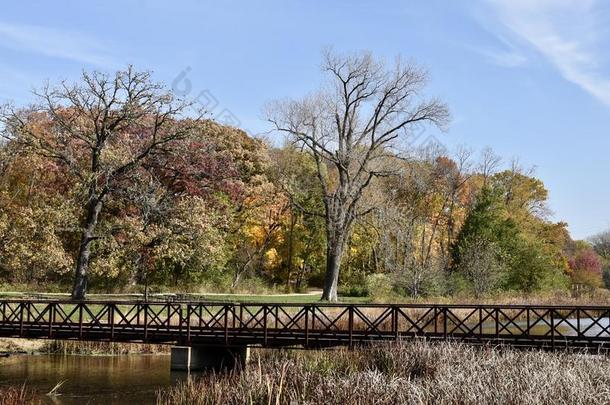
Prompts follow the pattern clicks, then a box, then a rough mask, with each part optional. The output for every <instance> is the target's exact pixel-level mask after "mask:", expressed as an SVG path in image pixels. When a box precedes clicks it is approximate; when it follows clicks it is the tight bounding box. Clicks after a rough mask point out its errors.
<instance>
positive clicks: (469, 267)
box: [460, 237, 506, 298]
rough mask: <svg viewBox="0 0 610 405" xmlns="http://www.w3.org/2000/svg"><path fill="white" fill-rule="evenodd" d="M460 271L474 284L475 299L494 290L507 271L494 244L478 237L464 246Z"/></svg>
mask: <svg viewBox="0 0 610 405" xmlns="http://www.w3.org/2000/svg"><path fill="white" fill-rule="evenodd" d="M460 270H461V271H462V272H463V273H464V275H465V276H466V279H467V280H468V281H469V282H470V283H471V284H472V290H473V292H474V296H475V298H481V297H482V296H483V295H484V294H485V293H487V292H489V291H491V290H493V289H494V288H495V287H496V286H497V285H498V283H499V282H500V280H501V279H502V274H503V272H505V271H506V270H505V268H504V266H503V265H502V263H501V261H500V260H499V257H498V252H497V248H496V247H495V246H494V245H493V243H491V242H489V241H486V240H483V239H481V238H476V237H475V238H472V239H469V240H467V241H466V243H465V244H464V246H463V253H462V263H461V264H460Z"/></svg>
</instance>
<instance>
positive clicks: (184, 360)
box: [171, 346, 250, 371]
mask: <svg viewBox="0 0 610 405" xmlns="http://www.w3.org/2000/svg"><path fill="white" fill-rule="evenodd" d="M249 358H250V348H249V347H248V346H237V347H218V346H192V347H191V346H174V347H172V350H171V369H172V370H175V371H197V370H233V369H235V368H240V367H245V365H246V363H247V362H248V360H249Z"/></svg>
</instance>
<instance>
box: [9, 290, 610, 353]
mask: <svg viewBox="0 0 610 405" xmlns="http://www.w3.org/2000/svg"><path fill="white" fill-rule="evenodd" d="M609 316H610V307H601V306H537V305H436V304H408V305H407V304H406V305H402V304H401V305H398V304H362V305H348V304H306V305H303V304H264V303H247V304H246V303H242V304H238V303H226V302H205V303H204V302H167V303H163V302H140V301H131V302H119V301H115V302H102V301H83V302H68V301H44V300H0V336H4V337H25V338H46V339H77V340H99V341H126V342H151V343H170V344H186V345H198V344H201V345H222V346H237V345H259V346H264V347H280V346H301V347H304V348H315V347H329V346H341V345H344V346H349V347H353V346H355V345H360V344H364V343H369V342H373V341H381V340H398V339H406V338H417V337H422V338H427V339H430V340H457V341H464V342H469V343H504V344H511V345H519V346H544V347H550V348H559V347H586V348H595V349H605V348H606V347H610V322H609Z"/></svg>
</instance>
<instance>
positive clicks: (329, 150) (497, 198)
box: [0, 52, 610, 301]
mask: <svg viewBox="0 0 610 405" xmlns="http://www.w3.org/2000/svg"><path fill="white" fill-rule="evenodd" d="M322 68H323V72H324V73H325V74H326V77H327V81H326V82H325V83H323V85H322V86H321V87H320V90H318V91H315V92H313V93H311V94H309V95H307V96H305V97H303V98H301V99H296V100H287V101H286V100H283V101H279V102H273V103H270V104H269V105H268V106H267V107H266V110H265V114H266V116H267V118H268V120H269V122H270V124H271V125H272V126H273V128H274V129H275V130H276V131H277V132H278V133H282V134H285V135H286V137H285V141H284V143H283V144H282V145H281V146H278V144H277V143H275V144H274V143H272V142H267V141H266V140H264V139H257V138H252V137H250V136H248V135H247V134H246V133H245V132H244V131H242V130H240V129H238V128H233V127H228V126H223V125H221V124H219V123H217V122H214V121H213V120H210V119H208V118H206V115H205V112H201V111H197V110H196V109H194V105H193V104H192V103H190V102H189V101H188V100H182V99H179V98H178V97H176V96H175V95H174V94H173V93H172V92H171V91H169V90H168V89H167V88H166V86H164V85H163V84H160V83H156V82H154V81H153V80H152V78H151V75H150V73H148V72H139V71H136V70H135V69H133V68H132V67H129V68H128V69H126V70H124V71H119V72H116V73H115V74H107V73H100V72H84V73H83V75H82V78H81V80H80V81H78V82H76V83H68V82H62V83H59V84H57V85H55V86H46V87H44V88H43V89H41V90H40V91H37V92H35V96H36V100H37V102H36V103H35V104H33V105H31V106H27V107H25V106H17V107H16V106H13V105H8V104H7V105H5V106H3V107H2V110H1V111H0V123H1V125H2V127H1V128H0V130H1V134H2V137H1V138H0V139H2V141H0V279H2V281H3V283H8V284H11V285H28V286H30V287H32V288H33V287H35V286H42V285H56V286H58V288H67V286H69V285H71V288H72V296H73V298H76V299H82V298H84V297H85V294H86V292H87V290H88V289H89V288H93V289H95V290H99V291H109V290H112V291H119V290H138V289H148V287H149V286H154V287H166V288H173V289H181V290H186V289H197V288H204V289H205V288H207V289H210V288H213V289H215V290H235V289H240V288H244V287H245V286H249V287H252V286H261V287H262V288H265V287H270V286H275V288H279V289H285V290H291V291H292V290H302V289H305V288H307V287H319V288H323V291H324V293H323V299H326V300H331V301H333V300H336V299H337V296H338V293H339V292H340V291H341V290H342V291H343V292H344V293H345V294H351V295H354V294H357V295H365V294H369V295H381V294H400V295H406V296H411V297H419V296H426V295H436V294H472V295H474V296H476V297H481V296H483V295H486V294H490V293H495V292H500V291H522V292H527V293H530V292H534V291H539V290H544V289H567V288H570V287H571V286H572V285H578V286H584V287H586V288H596V287H601V286H603V285H604V280H608V281H609V282H610V277H608V276H606V274H607V273H605V272H604V268H605V267H606V264H607V263H608V260H609V258H610V248H608V246H609V245H610V242H608V241H609V240H610V237H608V235H607V234H601V235H598V236H596V237H594V238H592V239H591V241H588V242H587V241H573V240H572V239H571V237H570V235H569V233H568V231H567V224H565V223H563V222H559V223H556V222H553V221H552V220H551V219H550V211H549V208H548V205H547V200H548V192H547V190H546V188H545V186H544V184H543V183H542V181H540V180H539V179H537V178H536V177H535V176H534V175H533V173H532V172H531V171H527V170H524V169H523V168H522V167H520V165H519V164H518V162H514V161H513V162H509V164H508V165H506V164H505V163H503V162H502V159H501V158H500V157H498V156H496V155H495V154H494V153H493V152H492V151H491V150H489V149H485V150H483V151H482V152H481V153H479V154H475V153H474V152H473V151H471V150H469V149H467V148H465V147H463V148H459V149H458V150H456V151H453V152H447V151H446V150H444V149H443V148H437V147H435V146H434V145H427V146H424V147H414V146H413V145H412V144H411V143H410V142H409V139H410V137H412V136H413V134H414V132H415V131H421V130H423V129H424V128H426V127H438V128H440V129H445V128H446V127H447V125H448V124H449V121H450V115H449V110H448V107H447V106H446V105H445V104H444V103H442V102H441V101H439V100H437V99H434V98H428V97H426V95H425V88H426V84H427V81H428V76H427V74H426V72H425V70H423V69H421V68H420V67H418V66H415V65H414V64H410V63H405V62H404V61H402V60H400V59H397V60H396V62H395V63H394V64H391V65H388V64H385V63H383V62H382V61H380V60H378V59H376V58H374V57H373V56H372V55H370V54H369V53H358V54H349V55H340V54H337V53H334V52H326V53H325V54H324V57H323V63H322Z"/></svg>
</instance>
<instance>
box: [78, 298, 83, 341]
mask: <svg viewBox="0 0 610 405" xmlns="http://www.w3.org/2000/svg"><path fill="white" fill-rule="evenodd" d="M83 305H84V304H83V303H79V304H78V338H79V339H81V340H82V339H83Z"/></svg>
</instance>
